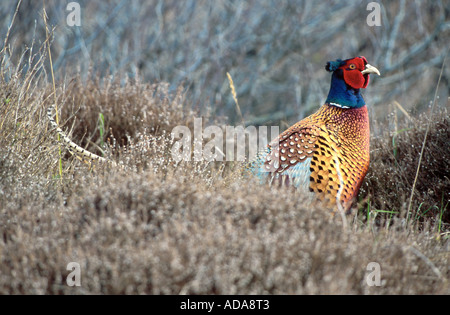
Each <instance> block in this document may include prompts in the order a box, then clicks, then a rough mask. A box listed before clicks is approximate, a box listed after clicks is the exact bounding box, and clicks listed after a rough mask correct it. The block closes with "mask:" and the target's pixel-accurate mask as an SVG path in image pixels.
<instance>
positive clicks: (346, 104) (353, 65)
mask: <svg viewBox="0 0 450 315" xmlns="http://www.w3.org/2000/svg"><path fill="white" fill-rule="evenodd" d="M325 69H326V70H327V71H329V72H333V75H332V76H331V86H330V92H329V93H328V97H327V100H326V103H328V104H330V105H334V106H337V107H342V108H360V107H362V106H364V105H365V102H364V99H363V97H362V95H361V93H360V89H365V88H366V87H367V86H368V85H369V80H370V74H372V73H373V74H377V75H380V71H378V69H377V68H375V67H374V66H371V65H370V64H368V63H367V59H366V58H365V57H362V56H361V57H356V58H352V59H346V60H341V59H338V60H336V61H329V62H327V64H326V66H325Z"/></svg>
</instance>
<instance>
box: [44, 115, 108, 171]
mask: <svg viewBox="0 0 450 315" xmlns="http://www.w3.org/2000/svg"><path fill="white" fill-rule="evenodd" d="M53 110H54V107H53V106H50V107H49V108H48V109H47V117H48V119H49V120H50V124H51V125H52V127H53V128H54V129H55V130H56V132H57V133H58V134H59V136H60V137H61V139H62V141H63V143H64V144H65V145H66V146H67V148H68V149H69V150H70V151H72V152H74V153H78V154H80V155H81V156H83V157H86V158H88V159H90V160H91V161H98V162H101V163H110V164H111V165H113V166H116V163H115V162H114V161H111V160H108V159H105V158H103V157H101V156H98V155H97V154H94V153H91V152H89V151H88V150H85V149H83V148H82V147H80V146H79V145H78V144H76V143H75V142H73V141H72V140H70V138H69V137H68V136H67V135H66V133H65V132H64V131H63V130H62V129H61V128H59V126H58V124H57V123H56V121H55V120H54V119H53Z"/></svg>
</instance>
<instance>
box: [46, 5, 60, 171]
mask: <svg viewBox="0 0 450 315" xmlns="http://www.w3.org/2000/svg"><path fill="white" fill-rule="evenodd" d="M42 10H43V17H44V24H45V34H46V39H45V42H46V43H47V48H48V58H49V62H50V73H51V75H52V84H53V97H54V99H55V104H54V106H55V112H56V116H55V119H56V124H57V125H58V126H59V117H58V100H57V98H56V84H55V75H54V72H53V62H52V52H51V49H50V34H49V30H48V25H47V11H46V10H45V0H44V1H43V9H42ZM59 140H60V136H59V133H58V151H59V168H58V169H59V178H60V179H61V180H62V159H61V156H62V152H61V145H60V144H59Z"/></svg>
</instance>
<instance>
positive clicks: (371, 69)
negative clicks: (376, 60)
mask: <svg viewBox="0 0 450 315" xmlns="http://www.w3.org/2000/svg"><path fill="white" fill-rule="evenodd" d="M361 73H362V74H369V73H375V74H378V75H381V73H380V71H379V70H378V69H377V68H375V67H374V66H371V65H369V64H366V68H365V69H364V70H363V71H361Z"/></svg>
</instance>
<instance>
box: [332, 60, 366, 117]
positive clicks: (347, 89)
mask: <svg viewBox="0 0 450 315" xmlns="http://www.w3.org/2000/svg"><path fill="white" fill-rule="evenodd" d="M325 103H328V104H331V105H334V104H338V105H335V106H339V105H340V107H350V108H360V107H363V106H364V105H366V103H365V102H364V99H363V97H362V95H361V93H359V89H354V88H352V87H351V86H349V85H347V84H346V83H345V81H344V78H343V75H342V70H340V69H338V70H336V71H334V72H333V75H332V76H331V86H330V92H329V93H328V97H327V100H326V102H325Z"/></svg>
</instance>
